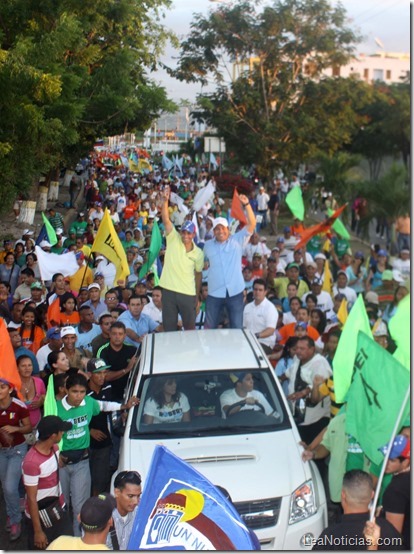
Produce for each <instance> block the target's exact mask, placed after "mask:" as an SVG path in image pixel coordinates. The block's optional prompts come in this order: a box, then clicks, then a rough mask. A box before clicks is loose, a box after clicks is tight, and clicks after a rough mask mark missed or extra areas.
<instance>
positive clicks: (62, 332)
mask: <svg viewBox="0 0 414 554" xmlns="http://www.w3.org/2000/svg"><path fill="white" fill-rule="evenodd" d="M66 335H76V331H75V328H74V327H72V326H71V325H68V326H67V327H62V329H61V330H60V336H61V338H63V337H66Z"/></svg>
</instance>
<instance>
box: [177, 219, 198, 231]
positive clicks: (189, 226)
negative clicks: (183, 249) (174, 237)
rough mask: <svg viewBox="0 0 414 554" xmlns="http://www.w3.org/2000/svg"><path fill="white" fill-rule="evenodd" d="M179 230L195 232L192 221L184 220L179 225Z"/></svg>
mask: <svg viewBox="0 0 414 554" xmlns="http://www.w3.org/2000/svg"><path fill="white" fill-rule="evenodd" d="M180 230H181V231H187V232H188V233H191V234H192V233H195V232H196V228H195V225H194V223H193V222H192V221H184V223H183V224H182V225H181V229H180Z"/></svg>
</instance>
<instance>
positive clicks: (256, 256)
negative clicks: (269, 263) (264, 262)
mask: <svg viewBox="0 0 414 554" xmlns="http://www.w3.org/2000/svg"><path fill="white" fill-rule="evenodd" d="M253 258H262V255H261V254H259V252H255V253H254V254H253Z"/></svg>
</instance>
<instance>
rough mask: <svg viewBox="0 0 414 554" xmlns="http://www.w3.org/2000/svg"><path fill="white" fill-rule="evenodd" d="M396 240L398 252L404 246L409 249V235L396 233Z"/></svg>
mask: <svg viewBox="0 0 414 554" xmlns="http://www.w3.org/2000/svg"><path fill="white" fill-rule="evenodd" d="M397 242H398V252H401V250H404V248H406V249H408V250H411V237H410V235H405V234H404V233H398V236H397Z"/></svg>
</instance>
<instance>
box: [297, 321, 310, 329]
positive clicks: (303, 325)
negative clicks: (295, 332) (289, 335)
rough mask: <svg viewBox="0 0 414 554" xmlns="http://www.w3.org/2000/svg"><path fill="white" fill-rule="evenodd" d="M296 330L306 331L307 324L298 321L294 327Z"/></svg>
mask: <svg viewBox="0 0 414 554" xmlns="http://www.w3.org/2000/svg"><path fill="white" fill-rule="evenodd" d="M297 328H300V329H307V328H308V324H307V323H305V322H304V321H298V322H297V323H296V325H295V329H297Z"/></svg>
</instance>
